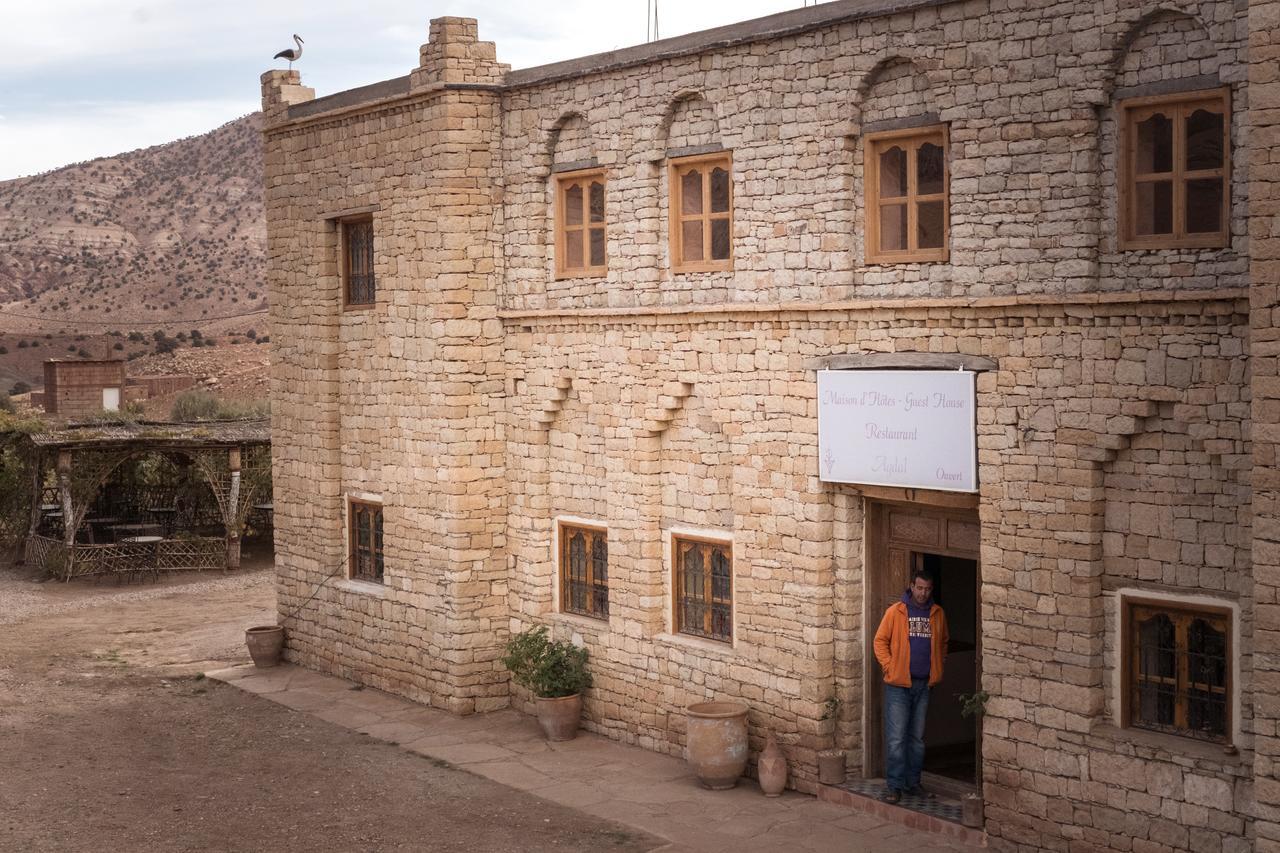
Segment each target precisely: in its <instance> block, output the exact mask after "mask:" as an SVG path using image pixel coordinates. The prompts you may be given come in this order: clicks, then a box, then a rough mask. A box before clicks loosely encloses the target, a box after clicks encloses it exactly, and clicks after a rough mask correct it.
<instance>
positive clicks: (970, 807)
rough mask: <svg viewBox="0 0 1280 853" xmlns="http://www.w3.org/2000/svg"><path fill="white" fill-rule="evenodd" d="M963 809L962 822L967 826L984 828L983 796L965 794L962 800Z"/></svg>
mask: <svg viewBox="0 0 1280 853" xmlns="http://www.w3.org/2000/svg"><path fill="white" fill-rule="evenodd" d="M960 805H961V807H962V810H961V813H960V814H961V817H960V822H961V823H963V824H964V825H965V826H970V827H973V828H974V829H979V828H981V827H982V795H981V794H976V793H975V794H965V795H964V796H963V797H961V798H960Z"/></svg>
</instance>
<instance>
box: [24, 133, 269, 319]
mask: <svg viewBox="0 0 1280 853" xmlns="http://www.w3.org/2000/svg"><path fill="white" fill-rule="evenodd" d="M260 128H261V114H260V113H254V114H252V115H248V116H245V117H244V118H241V119H238V120H236V121H233V122H230V123H229V124H226V125H223V126H222V127H220V128H217V129H216V130H213V131H211V132H209V133H206V134H203V135H201V136H194V137H189V138H186V139H181V140H178V141H177V142H171V143H168V144H166V145H158V146H154V147H152V148H145V149H141V150H138V151H132V152H130V153H127V154H120V155H118V156H115V157H106V158H100V159H97V160H90V161H88V162H85V163H77V164H75V165H71V166H66V167H63V168H61V169H57V170H55V171H52V172H46V173H44V174H42V175H37V176H35V177H31V178H19V179H17V180H12V181H3V182H0V312H7V314H5V313H0V330H13V331H16V330H19V329H22V328H29V327H30V323H29V321H24V320H23V319H22V318H17V317H14V316H13V315H15V314H21V315H29V316H37V315H38V316H40V317H42V318H47V319H46V322H52V321H53V320H55V319H57V320H64V321H67V320H69V321H72V322H71V323H63V324H58V326H57V327H56V329H55V327H54V326H52V325H50V326H48V327H47V328H46V327H45V326H44V325H41V326H40V330H41V331H55V330H59V331H68V330H75V331H86V332H87V331H91V330H92V331H96V332H100V331H102V329H103V328H104V326H103V325H101V324H110V325H111V327H112V328H115V329H121V330H128V329H130V328H132V326H131V325H130V323H131V322H141V323H151V324H155V322H156V321H166V322H167V321H171V322H172V323H173V328H190V327H192V325H193V323H196V324H198V323H199V321H200V320H201V318H214V317H221V316H226V315H230V314H241V313H245V312H249V311H253V310H255V309H258V310H260V309H263V308H265V305H266V289H265V257H266V251H265V250H266V225H265V222H264V219H263V209H262V149H261V145H260V144H259V140H258V133H259V130H260ZM251 319H256V320H257V322H258V323H259V325H261V324H262V323H263V322H264V320H265V317H263V316H261V315H259V316H257V317H255V318H251ZM80 321H83V322H80ZM81 325H83V327H84V328H79V327H80V326H81ZM156 327H157V326H156V325H146V326H145V327H144V328H156Z"/></svg>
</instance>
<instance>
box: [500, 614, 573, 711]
mask: <svg viewBox="0 0 1280 853" xmlns="http://www.w3.org/2000/svg"><path fill="white" fill-rule="evenodd" d="M502 665H503V666H505V667H506V668H507V669H509V670H511V678H512V680H513V681H515V683H516V684H519V685H520V686H521V687H524V688H527V689H528V690H530V691H531V692H532V693H533V695H534V696H537V697H539V698H542V699H559V698H561V697H563V696H572V695H573V694H575V693H581V692H582V691H583V690H585V689H587V688H588V687H590V686H591V673H589V672H587V650H586V649H584V648H581V647H579V646H575V645H573V644H572V643H567V642H565V641H564V640H551V639H549V638H548V637H547V628H546V626H545V625H543V626H539V627H537V628H530V629H529V630H528V631H521V632H520V633H519V634H516V635H515V636H514V637H512V638H511V640H510V641H509V642H508V643H507V654H506V656H505V657H503V658H502Z"/></svg>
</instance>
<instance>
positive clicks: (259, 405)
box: [169, 391, 271, 423]
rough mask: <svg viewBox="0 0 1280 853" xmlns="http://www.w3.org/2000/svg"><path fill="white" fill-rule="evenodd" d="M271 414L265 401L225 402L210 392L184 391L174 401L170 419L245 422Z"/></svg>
mask: <svg viewBox="0 0 1280 853" xmlns="http://www.w3.org/2000/svg"><path fill="white" fill-rule="evenodd" d="M270 414H271V407H270V405H269V404H268V403H267V402H266V401H264V400H252V401H250V402H247V403H245V402H240V401H236V400H223V399H222V398H221V397H218V396H217V395H215V394H210V393H209V392H208V391H184V392H182V393H181V394H179V395H178V397H177V399H175V400H174V401H173V408H172V409H170V410H169V419H170V420H173V421H180V422H184V423H186V422H190V421H243V420H254V419H257V418H265V417H268V416H269V415H270Z"/></svg>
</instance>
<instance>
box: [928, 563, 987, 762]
mask: <svg viewBox="0 0 1280 853" xmlns="http://www.w3.org/2000/svg"><path fill="white" fill-rule="evenodd" d="M913 556H914V557H915V558H916V560H917V565H920V566H923V567H924V568H926V569H928V570H929V571H930V572H932V573H933V576H934V578H935V581H934V589H933V596H934V600H935V601H936V602H937V603H938V604H939V605H941V606H942V608H943V609H944V610H945V611H946V614H947V628H948V631H949V633H950V643H949V645H948V648H947V667H946V670H945V671H944V673H943V678H942V683H941V684H939V685H937V686H936V687H935V688H934V689H933V691H932V694H931V695H930V697H929V716H928V721H927V723H926V725H925V733H924V742H925V747H926V749H925V759H924V769H925V771H926V772H928V773H936V774H938V775H939V776H946V777H948V778H951V779H956V780H958V781H963V782H966V783H971V784H976V782H977V779H976V775H977V750H978V721H977V719H976V718H974V717H963V716H961V714H960V699H959V696H960V694H963V693H973V692H974V690H975V686H976V684H977V672H978V564H977V561H975V560H966V559H964V558H962V557H947V556H943V555H941V554H925V553H917V554H915V555H913Z"/></svg>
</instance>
